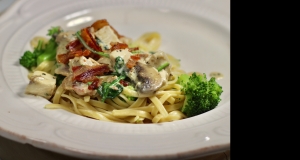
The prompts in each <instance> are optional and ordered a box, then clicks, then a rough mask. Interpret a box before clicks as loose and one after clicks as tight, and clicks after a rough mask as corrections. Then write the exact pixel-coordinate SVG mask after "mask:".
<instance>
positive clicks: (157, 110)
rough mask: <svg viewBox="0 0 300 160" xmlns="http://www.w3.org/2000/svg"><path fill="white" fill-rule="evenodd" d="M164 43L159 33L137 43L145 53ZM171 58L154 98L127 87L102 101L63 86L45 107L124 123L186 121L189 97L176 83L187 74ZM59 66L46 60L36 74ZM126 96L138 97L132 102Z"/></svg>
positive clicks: (143, 36)
mask: <svg viewBox="0 0 300 160" xmlns="http://www.w3.org/2000/svg"><path fill="white" fill-rule="evenodd" d="M39 38H42V37H35V38H34V39H33V40H32V42H33V41H37V40H38V39H39ZM160 43H161V37H160V35H159V33H157V32H147V33H145V34H143V35H142V36H140V37H139V38H138V39H137V40H136V41H134V42H133V44H134V45H135V46H138V47H139V48H140V49H142V50H144V51H151V50H157V49H158V48H159V46H160ZM32 47H34V43H32ZM167 55H168V59H169V61H170V63H171V66H172V68H171V76H170V77H169V79H168V81H167V83H166V84H165V85H164V86H162V87H161V88H160V89H159V90H157V91H156V92H155V94H154V95H152V96H151V97H139V95H138V93H137V92H136V91H134V90H130V89H127V88H126V87H124V90H123V92H122V93H121V94H120V95H119V96H117V97H116V98H114V99H107V100H106V101H105V102H102V101H101V97H100V96H99V95H98V96H96V97H90V96H80V95H78V94H76V93H75V92H74V91H69V90H64V89H63V87H62V86H61V85H60V86H57V88H56V91H55V94H54V96H53V97H52V98H51V99H50V101H51V103H50V104H47V105H46V106H45V108H46V109H63V110H66V111H68V112H71V113H74V114H77V115H80V116H85V117H88V118H93V119H97V120H101V121H109V122H120V123H161V122H171V121H175V120H180V119H184V118H186V116H185V115H184V114H183V113H182V112H181V111H180V109H181V108H182V106H183V102H184V99H185V95H184V94H183V93H182V91H181V87H182V86H180V85H179V84H176V81H177V78H178V76H179V75H180V74H182V73H185V72H184V71H183V70H181V69H180V63H179V61H178V60H177V59H176V58H174V57H173V56H171V55H170V54H167ZM55 63H56V62H55V61H44V62H42V63H41V64H40V65H39V66H37V67H36V68H35V69H33V71H35V70H39V71H45V72H48V73H51V74H54V70H55ZM31 73H32V72H31ZM31 73H29V74H31ZM125 95H127V96H128V95H129V96H132V97H138V98H137V99H136V100H135V101H132V100H130V99H128V98H127V96H125Z"/></svg>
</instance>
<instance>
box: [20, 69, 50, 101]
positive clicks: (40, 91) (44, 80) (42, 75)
mask: <svg viewBox="0 0 300 160" xmlns="http://www.w3.org/2000/svg"><path fill="white" fill-rule="evenodd" d="M29 79H30V82H29V84H28V85H27V87H26V90H25V93H27V94H32V95H36V96H41V97H44V98H46V99H50V98H51V97H52V95H53V94H54V91H55V88H56V85H55V83H56V77H55V76H53V75H51V74H49V73H46V72H43V71H34V72H33V74H32V76H31V77H29Z"/></svg>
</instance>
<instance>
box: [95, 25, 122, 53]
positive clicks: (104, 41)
mask: <svg viewBox="0 0 300 160" xmlns="http://www.w3.org/2000/svg"><path fill="white" fill-rule="evenodd" d="M94 35H95V36H96V37H97V38H98V39H99V40H100V43H99V45H100V46H101V48H102V50H108V49H110V47H111V45H110V43H111V42H121V41H120V40H119V39H118V36H117V35H116V34H115V33H114V31H113V30H112V29H111V27H110V26H104V27H102V28H101V29H99V30H98V31H96V32H95V33H94Z"/></svg>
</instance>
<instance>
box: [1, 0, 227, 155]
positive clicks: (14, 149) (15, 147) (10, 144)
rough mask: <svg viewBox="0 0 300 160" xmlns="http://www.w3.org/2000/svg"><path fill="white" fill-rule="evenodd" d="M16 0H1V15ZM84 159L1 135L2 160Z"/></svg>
mask: <svg viewBox="0 0 300 160" xmlns="http://www.w3.org/2000/svg"><path fill="white" fill-rule="evenodd" d="M14 1H15V0H0V4H1V5H0V16H1V14H2V13H3V12H4V11H5V10H6V9H7V8H8V7H9V6H10V5H11V4H12V3H13V2H14ZM17 159H22V160H40V159H43V160H83V159H80V158H75V157H70V156H66V155H62V154H59V153H55V152H51V151H48V150H44V149H40V148H36V147H34V146H32V145H30V144H21V143H19V142H15V141H12V140H10V139H7V138H4V137H2V136H0V160H17ZM190 160H230V150H227V151H225V152H221V153H217V154H213V155H208V156H204V157H199V158H194V159H190Z"/></svg>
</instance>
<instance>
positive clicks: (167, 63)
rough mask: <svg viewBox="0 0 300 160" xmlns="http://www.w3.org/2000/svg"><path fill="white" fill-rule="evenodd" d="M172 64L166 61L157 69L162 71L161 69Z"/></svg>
mask: <svg viewBox="0 0 300 160" xmlns="http://www.w3.org/2000/svg"><path fill="white" fill-rule="evenodd" d="M169 65H170V63H169V62H165V63H164V64H162V65H160V66H159V67H158V68H157V70H158V72H160V71H161V70H163V69H165V68H166V67H168V66H169Z"/></svg>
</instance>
